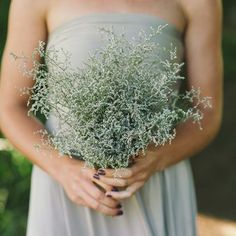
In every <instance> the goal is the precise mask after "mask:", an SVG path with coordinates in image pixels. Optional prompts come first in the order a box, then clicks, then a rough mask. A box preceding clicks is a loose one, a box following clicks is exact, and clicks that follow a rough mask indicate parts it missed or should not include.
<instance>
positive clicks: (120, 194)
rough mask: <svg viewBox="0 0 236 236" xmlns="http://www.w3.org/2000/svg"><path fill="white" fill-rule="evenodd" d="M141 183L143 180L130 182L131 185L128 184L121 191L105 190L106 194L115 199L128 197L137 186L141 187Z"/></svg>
mask: <svg viewBox="0 0 236 236" xmlns="http://www.w3.org/2000/svg"><path fill="white" fill-rule="evenodd" d="M143 184H144V182H135V183H134V184H132V185H131V186H129V187H128V188H126V189H125V190H123V191H119V192H112V191H110V192H106V196H110V197H112V198H114V199H117V200H121V199H126V198H130V197H131V196H132V195H133V194H134V193H135V192H136V191H137V190H138V189H139V188H141V187H142V186H143Z"/></svg>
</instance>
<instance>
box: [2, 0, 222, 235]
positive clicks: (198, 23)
mask: <svg viewBox="0 0 236 236" xmlns="http://www.w3.org/2000/svg"><path fill="white" fill-rule="evenodd" d="M221 14H222V13H221V3H220V1H219V0H218V1H217V0H216V1H210V0H204V1H194V0H159V1H156V0H148V1H138V0H136V1H128V0H122V1H109V0H104V1H101V0H95V1H91V0H89V1H82V0H60V1H55V0H50V1H48V0H42V1H30V0H13V1H12V3H11V8H10V17H9V28H8V36H7V43H6V47H5V51H4V56H3V61H2V70H1V87H0V109H1V112H0V114H1V115H0V124H1V129H2V131H3V132H4V134H5V135H6V137H7V138H8V139H9V140H10V141H11V142H12V143H13V144H14V145H15V146H16V148H18V149H19V150H20V151H22V153H24V154H25V155H26V157H27V158H28V159H29V160H30V161H31V162H32V163H33V164H34V165H33V172H32V182H31V195H30V209H29V216H28V225H27V235H28V236H41V235H44V236H53V235H57V236H67V235H68V236H74V235H89V236H90V235H102V236H104V235H114V236H115V235H142V236H144V235H147V236H150V235H158V236H175V235H176V236H192V235H196V231H197V230H196V201H195V193H194V187H193V180H192V173H191V167H190V164H189V158H190V157H191V156H192V155H194V154H196V153H197V152H199V151H200V150H202V149H203V148H204V147H205V146H206V145H207V144H208V143H209V142H210V141H211V140H212V139H213V138H214V137H215V136H216V134H217V132H218V130H219V127H220V123H221V117H222V55H221V18H222V15H221ZM101 23H103V24H107V25H110V24H114V25H115V29H117V30H119V29H120V27H121V26H122V25H124V24H125V25H126V26H127V29H128V30H130V32H131V31H132V30H133V31H132V32H136V30H137V29H138V27H139V26H140V25H141V26H143V27H148V26H150V25H153V24H154V25H157V24H165V23H168V27H169V28H168V30H167V32H166V33H165V32H163V34H162V36H160V40H161V42H162V43H170V42H172V41H173V42H175V43H176V45H178V50H179V51H180V58H179V60H182V59H183V60H185V62H186V77H187V83H188V87H191V86H194V87H200V88H201V91H202V95H203V96H210V97H212V106H213V108H212V109H211V110H207V111H206V110H204V111H203V112H204V120H203V122H202V126H203V131H200V130H199V129H198V127H197V126H196V125H194V124H192V122H191V121H189V122H185V123H184V124H181V125H179V126H178V127H177V137H176V138H175V140H174V141H173V142H172V144H171V145H166V146H163V147H161V148H155V147H153V146H151V145H150V147H149V148H148V151H147V154H146V155H147V158H145V159H144V158H143V157H142V155H141V154H140V155H139V156H138V158H137V162H136V163H135V164H134V165H133V167H131V168H127V169H123V170H118V171H117V172H116V175H115V177H114V172H113V171H112V170H108V169H105V170H101V171H99V172H98V173H97V172H96V171H95V170H94V169H89V168H83V164H84V163H83V161H79V160H75V159H70V158H68V157H67V156H64V158H58V153H57V152H56V151H55V150H54V151H52V150H46V149H45V150H43V151H42V152H37V151H36V150H35V148H34V144H35V143H39V142H40V138H41V137H40V135H39V134H34V132H35V131H37V130H39V129H42V128H44V126H43V124H42V123H40V121H39V120H37V119H36V118H35V117H28V116H27V106H26V103H27V100H28V97H26V96H19V92H18V90H16V89H15V88H22V87H28V86H32V81H30V80H26V79H25V78H23V76H22V75H21V73H20V72H19V71H18V70H17V69H16V68H15V65H14V64H13V63H12V62H11V61H10V58H9V54H10V52H14V53H16V54H20V53H21V52H24V54H25V55H26V56H30V55H31V53H32V51H33V49H34V48H35V47H37V45H38V41H39V40H43V41H46V42H48V44H56V45H57V46H60V47H63V48H64V49H66V50H70V51H71V52H72V61H73V63H74V64H75V65H78V64H79V63H80V60H82V59H84V58H86V55H87V54H86V52H87V50H88V49H91V48H92V47H94V46H97V44H98V41H97V38H96V35H95V34H94V31H93V29H94V28H93V27H94V26H97V25H99V24H101ZM89 40H90V41H89ZM88 41H89V42H90V43H88ZM181 55H182V56H181ZM55 122H56V121H54V120H53V119H50V120H49V121H48V122H47V124H46V126H47V128H48V129H51V130H52V129H54V128H55V127H56V126H55ZM93 182H96V183H97V184H98V185H100V186H102V187H103V188H104V189H106V192H105V193H104V192H102V191H101V190H100V189H99V188H97V187H96V186H95V184H94V183H93ZM117 187H123V188H122V189H123V190H121V191H117ZM111 216H114V217H111Z"/></svg>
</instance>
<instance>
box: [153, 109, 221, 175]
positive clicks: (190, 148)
mask: <svg viewBox="0 0 236 236" xmlns="http://www.w3.org/2000/svg"><path fill="white" fill-rule="evenodd" d="M220 124H221V117H220V115H219V116H218V117H217V115H214V114H211V113H209V114H206V115H205V118H204V119H203V120H202V122H201V126H202V128H203V129H202V130H200V129H199V126H198V124H193V122H192V121H191V120H189V121H186V122H185V123H182V124H180V125H178V127H177V128H176V138H175V139H174V140H173V141H172V142H171V144H170V145H169V144H166V145H164V146H161V147H154V144H151V145H150V150H152V151H153V150H154V151H155V153H156V154H157V159H158V161H157V171H161V170H164V169H165V168H167V167H169V166H171V165H173V164H176V163H177V162H179V161H181V160H184V159H187V158H190V157H191V156H193V155H195V154H197V153H198V152H199V151H201V150H202V149H203V148H204V147H205V146H207V145H208V144H209V143H210V142H211V141H212V140H213V139H214V137H215V136H216V134H217V132H218V130H219V128H220Z"/></svg>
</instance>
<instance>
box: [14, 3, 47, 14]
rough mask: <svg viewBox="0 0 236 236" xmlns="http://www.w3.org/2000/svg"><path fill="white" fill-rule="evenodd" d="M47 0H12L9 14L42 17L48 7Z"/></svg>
mask: <svg viewBox="0 0 236 236" xmlns="http://www.w3.org/2000/svg"><path fill="white" fill-rule="evenodd" d="M48 2H50V1H46V0H40V1H38V0H12V1H11V5H10V14H12V15H15V16H19V17H24V16H29V15H31V16H34V17H43V16H44V15H45V14H46V12H47V8H48V5H49V4H48Z"/></svg>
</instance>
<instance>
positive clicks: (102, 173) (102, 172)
mask: <svg viewBox="0 0 236 236" xmlns="http://www.w3.org/2000/svg"><path fill="white" fill-rule="evenodd" d="M97 174H98V175H105V174H106V173H105V171H101V170H99V171H98V172H97Z"/></svg>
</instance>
